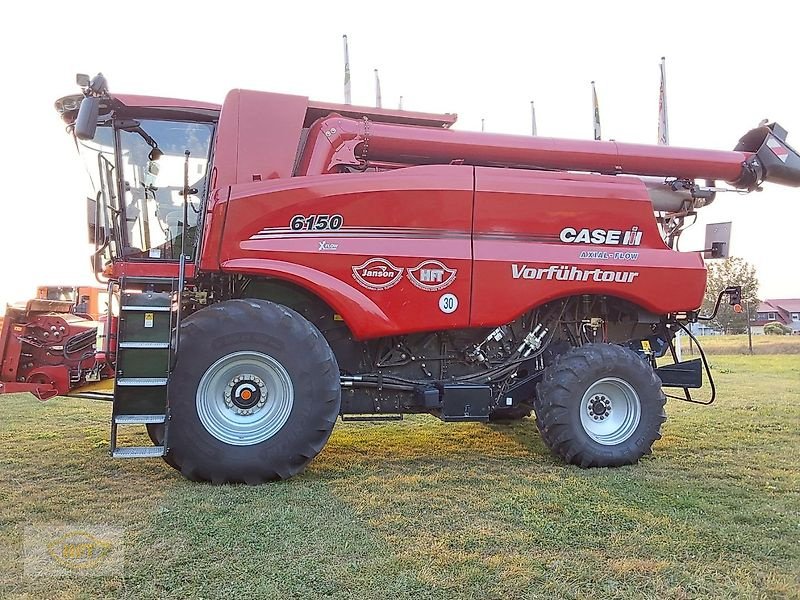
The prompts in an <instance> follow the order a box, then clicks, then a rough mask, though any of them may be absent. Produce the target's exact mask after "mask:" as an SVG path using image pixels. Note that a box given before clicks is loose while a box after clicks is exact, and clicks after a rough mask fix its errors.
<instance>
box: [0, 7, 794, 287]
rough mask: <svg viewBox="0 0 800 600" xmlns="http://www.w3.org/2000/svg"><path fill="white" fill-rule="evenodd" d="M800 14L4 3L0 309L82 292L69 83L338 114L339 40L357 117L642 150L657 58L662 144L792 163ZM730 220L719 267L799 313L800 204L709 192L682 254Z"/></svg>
mask: <svg viewBox="0 0 800 600" xmlns="http://www.w3.org/2000/svg"><path fill="white" fill-rule="evenodd" d="M798 25H800V3H798V2H770V1H765V2H760V3H758V4H753V3H752V2H737V1H726V2H697V1H694V2H684V1H681V0H678V1H672V2H658V3H655V2H628V1H617V2H613V3H611V2H606V3H601V2H596V1H595V2H570V1H567V0H562V1H561V2H548V3H539V2H533V1H528V2H503V1H500V0H495V1H494V2H486V3H472V2H468V1H463V0H462V1H461V2H433V1H430V0H428V1H427V2H417V1H415V0H407V1H404V2H402V3H398V2H380V1H373V2H369V3H364V4H356V5H350V6H348V5H341V4H338V5H337V4H336V3H331V2H316V1H314V0H306V1H304V2H295V3H280V4H278V3H271V2H260V3H256V2H238V1H236V0H228V1H227V2H225V3H223V4H220V3H218V2H215V3H204V2H201V1H193V2H181V1H171V2H164V1H163V0H161V1H159V2H151V1H149V0H137V1H136V2H125V3H115V2H107V1H105V2H96V1H94V0H86V1H82V2H80V3H77V4H70V5H65V4H63V3H52V4H50V5H49V4H48V3H46V2H44V3H33V2H27V3H18V2H15V3H11V4H9V6H7V7H6V8H4V19H3V24H2V25H1V26H0V27H2V35H0V55H2V56H3V57H4V59H3V79H4V82H3V84H2V85H3V87H2V94H0V109H1V110H2V114H3V116H4V118H3V120H2V127H3V129H4V131H3V136H2V140H3V143H2V145H0V165H2V167H0V173H1V174H2V181H3V188H4V194H3V198H2V200H0V303H5V302H10V301H13V300H23V299H26V298H28V297H31V296H32V295H33V294H34V292H35V289H36V286H37V285H44V284H48V285H59V284H61V285H67V284H75V283H79V284H80V283H91V282H93V277H92V275H91V271H90V268H89V253H90V248H89V246H88V245H87V242H86V237H85V235H86V209H85V200H84V199H85V197H86V195H87V193H88V192H89V187H88V177H87V175H86V172H85V171H84V168H83V166H82V163H81V162H80V160H79V159H78V157H77V154H76V151H75V147H74V145H73V142H72V140H71V138H70V137H69V136H68V135H66V134H65V133H64V127H63V124H62V123H61V121H60V119H59V118H58V116H57V113H56V112H55V111H54V109H53V101H54V100H55V99H56V98H58V97H60V96H63V95H66V94H72V93H76V92H77V91H78V88H77V87H76V85H75V73H78V72H82V73H90V74H94V73H96V72H98V71H102V72H103V73H104V74H105V75H106V77H107V78H108V81H109V87H110V89H111V91H112V92H119V93H137V94H145V95H157V96H168V97H177V98H192V99H197V100H207V101H212V102H219V103H221V102H222V100H223V98H224V97H225V94H226V92H227V91H228V90H230V89H232V88H237V87H238V88H249V89H257V90H265V91H274V92H284V93H292V94H298V95H305V96H309V97H311V98H314V99H316V100H324V101H332V102H341V101H342V100H343V59H342V34H345V33H346V34H347V35H348V37H349V40H350V63H351V78H352V89H353V103H354V104H365V105H372V104H373V103H374V99H375V96H374V80H373V69H375V68H378V69H379V70H380V75H381V85H382V96H383V105H384V107H396V106H397V102H398V100H399V97H400V95H402V96H403V107H404V108H405V109H409V110H422V111H429V112H456V113H458V115H459V120H458V123H457V124H456V128H459V129H465V130H480V127H481V119H485V127H486V130H487V131H493V132H499V133H516V134H522V135H525V134H528V133H529V132H530V101H531V100H534V101H535V103H536V114H537V125H538V133H539V135H542V136H552V137H566V138H591V136H592V105H591V87H590V84H589V82H590V81H592V80H594V81H596V85H597V93H598V96H599V102H600V116H601V122H602V130H603V138H604V139H615V140H618V141H625V142H640V143H655V142H656V139H657V126H658V89H659V67H658V65H659V61H660V57H661V56H666V58H667V90H668V107H669V125H670V142H671V144H672V145H676V146H689V147H699V148H713V149H722V150H727V149H732V148H733V147H734V146H735V144H736V142H737V141H738V139H739V137H741V135H743V134H744V133H745V132H746V131H748V130H749V129H751V128H752V127H754V126H756V124H757V123H758V122H759V121H761V120H762V119H764V118H768V119H770V120H777V121H778V122H779V123H780V124H781V125H782V126H783V127H784V128H786V129H787V130H788V131H789V138H788V141H789V143H790V144H792V143H793V142H794V145H795V146H796V147H798V148H800V79H799V78H798V77H797V74H796V73H797V72H796V69H795V68H794V64H795V62H796V56H795V54H796V52H797V50H796V43H795V42H794V40H795V36H796V34H797V29H798ZM719 221H732V222H733V234H732V240H731V253H732V254H733V255H735V256H740V257H743V258H745V259H746V260H748V261H749V262H751V263H753V264H754V265H755V266H756V268H757V271H758V275H759V279H760V282H761V286H760V296H761V297H762V298H781V297H783V298H786V297H795V298H797V297H800V261H799V260H798V252H797V247H796V245H795V244H794V243H793V242H794V241H795V239H796V238H797V236H798V235H799V234H800V189H793V188H781V187H778V186H773V185H769V184H767V185H765V186H764V191H763V192H761V193H753V194H749V195H740V194H734V193H730V194H720V195H718V197H717V200H716V201H715V202H714V204H713V205H711V206H709V207H707V208H704V209H703V210H701V212H700V218H699V221H698V224H697V225H695V226H694V227H693V228H692V229H690V230H688V231H687V232H686V234H684V236H683V237H682V238H681V249H682V250H699V249H701V248H702V245H703V237H704V228H705V223H708V222H719Z"/></svg>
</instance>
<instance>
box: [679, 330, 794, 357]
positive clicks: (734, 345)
mask: <svg viewBox="0 0 800 600" xmlns="http://www.w3.org/2000/svg"><path fill="white" fill-rule="evenodd" d="M698 339H699V340H700V343H701V344H702V345H703V351H704V352H705V353H706V354H749V353H750V347H749V345H748V343H747V335H746V334H745V335H705V336H701V337H699V338H698ZM682 344H683V351H684V352H686V353H687V354H694V355H699V354H698V352H697V347H693V348H691V349H690V347H689V338H687V337H686V336H683V341H682ZM691 350H694V352H691ZM753 354H800V335H754V336H753Z"/></svg>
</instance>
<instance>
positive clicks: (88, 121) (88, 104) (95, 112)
mask: <svg viewBox="0 0 800 600" xmlns="http://www.w3.org/2000/svg"><path fill="white" fill-rule="evenodd" d="M100 100H101V99H100V98H97V97H95V96H88V97H86V98H84V99H83V100H81V106H80V108H79V109H78V118H77V119H75V136H76V137H77V138H78V139H79V140H91V139H92V138H93V137H94V134H95V131H97V117H98V116H99V115H100Z"/></svg>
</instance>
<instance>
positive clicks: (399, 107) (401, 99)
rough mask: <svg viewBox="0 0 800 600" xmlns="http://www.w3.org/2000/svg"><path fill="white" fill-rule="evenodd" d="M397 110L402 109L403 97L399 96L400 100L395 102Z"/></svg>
mask: <svg viewBox="0 0 800 600" xmlns="http://www.w3.org/2000/svg"><path fill="white" fill-rule="evenodd" d="M397 110H403V97H402V96H400V102H398V103H397Z"/></svg>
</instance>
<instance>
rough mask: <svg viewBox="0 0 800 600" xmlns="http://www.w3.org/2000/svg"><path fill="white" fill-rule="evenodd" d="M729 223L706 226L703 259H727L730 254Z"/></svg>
mask: <svg viewBox="0 0 800 600" xmlns="http://www.w3.org/2000/svg"><path fill="white" fill-rule="evenodd" d="M730 249H731V222H730V221H728V222H727V223H709V224H708V225H706V244H705V247H704V249H703V254H704V257H705V258H728V256H730V252H731V250H730Z"/></svg>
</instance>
